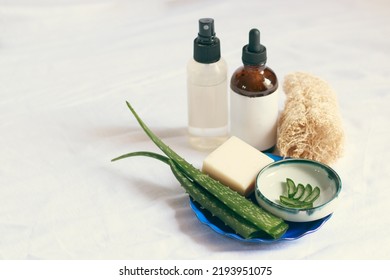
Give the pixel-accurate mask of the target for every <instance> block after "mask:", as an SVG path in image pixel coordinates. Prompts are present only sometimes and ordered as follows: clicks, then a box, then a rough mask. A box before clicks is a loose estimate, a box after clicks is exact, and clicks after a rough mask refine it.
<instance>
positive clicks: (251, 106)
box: [230, 29, 279, 151]
mask: <svg viewBox="0 0 390 280" xmlns="http://www.w3.org/2000/svg"><path fill="white" fill-rule="evenodd" d="M242 62H243V66H241V67H239V68H238V69H237V70H236V71H235V72H234V73H233V75H232V78H231V80H230V89H231V90H230V122H231V123H230V130H231V134H232V135H234V136H237V137H238V138H240V139H242V140H244V141H245V142H247V143H248V144H250V145H252V146H254V147H255V148H257V149H259V150H260V151H269V150H270V149H272V148H273V147H274V146H275V144H276V126H277V119H278V112H279V109H278V106H279V104H278V102H279V95H278V91H277V89H278V79H277V76H276V74H275V72H274V71H273V70H272V69H271V68H269V67H268V66H266V62H267V50H266V47H265V46H263V45H261V44H260V31H259V30H258V29H252V30H250V32H249V43H248V44H247V45H245V46H244V47H243V49H242Z"/></svg>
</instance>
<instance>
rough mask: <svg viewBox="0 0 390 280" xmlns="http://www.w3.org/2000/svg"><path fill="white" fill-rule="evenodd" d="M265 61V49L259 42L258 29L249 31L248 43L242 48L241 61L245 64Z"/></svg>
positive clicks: (258, 63)
mask: <svg viewBox="0 0 390 280" xmlns="http://www.w3.org/2000/svg"><path fill="white" fill-rule="evenodd" d="M266 61H267V49H266V48H265V46H263V45H261V44H260V31H259V30H258V29H255V28H254V29H251V30H250V31H249V44H248V45H245V46H244V47H243V48H242V62H243V63H244V64H246V65H261V64H265V62H266Z"/></svg>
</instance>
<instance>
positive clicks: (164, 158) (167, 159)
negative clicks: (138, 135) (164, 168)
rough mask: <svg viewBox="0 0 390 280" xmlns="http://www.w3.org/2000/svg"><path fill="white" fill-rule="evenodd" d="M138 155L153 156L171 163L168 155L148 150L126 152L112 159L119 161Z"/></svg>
mask: <svg viewBox="0 0 390 280" xmlns="http://www.w3.org/2000/svg"><path fill="white" fill-rule="evenodd" d="M136 156H145V157H151V158H155V159H158V160H160V161H162V162H164V163H166V164H169V158H168V157H166V156H163V155H160V154H157V153H154V152H148V151H139V152H131V153H128V154H124V155H121V156H119V157H116V158H114V159H112V160H111V161H117V160H120V159H124V158H129V157H136Z"/></svg>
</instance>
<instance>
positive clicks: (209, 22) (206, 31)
mask: <svg viewBox="0 0 390 280" xmlns="http://www.w3.org/2000/svg"><path fill="white" fill-rule="evenodd" d="M198 36H199V37H200V38H199V37H198V38H199V39H204V40H210V41H211V40H212V39H213V37H214V36H215V32H214V20H213V19H212V18H201V19H200V20H199V33H198Z"/></svg>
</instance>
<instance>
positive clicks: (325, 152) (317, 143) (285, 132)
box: [277, 72, 344, 164]
mask: <svg viewBox="0 0 390 280" xmlns="http://www.w3.org/2000/svg"><path fill="white" fill-rule="evenodd" d="M283 89H284V91H285V94H286V102H285V108H284V110H283V111H282V113H281V115H280V118H279V120H278V141H277V148H278V150H279V153H280V155H281V156H284V157H294V158H306V159H312V160H316V161H319V162H322V163H325V164H330V163H333V162H335V161H336V160H337V159H338V158H339V157H340V156H341V155H342V151H343V145H344V131H343V127H342V122H341V115H340V112H339V107H338V103H337V98H336V95H335V93H334V92H333V90H332V89H331V88H330V86H329V85H328V84H327V83H326V82H325V81H323V80H321V79H320V78H318V77H315V76H312V75H310V74H307V73H301V72H296V73H292V74H289V75H287V76H286V77H285V80H284V84H283Z"/></svg>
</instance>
